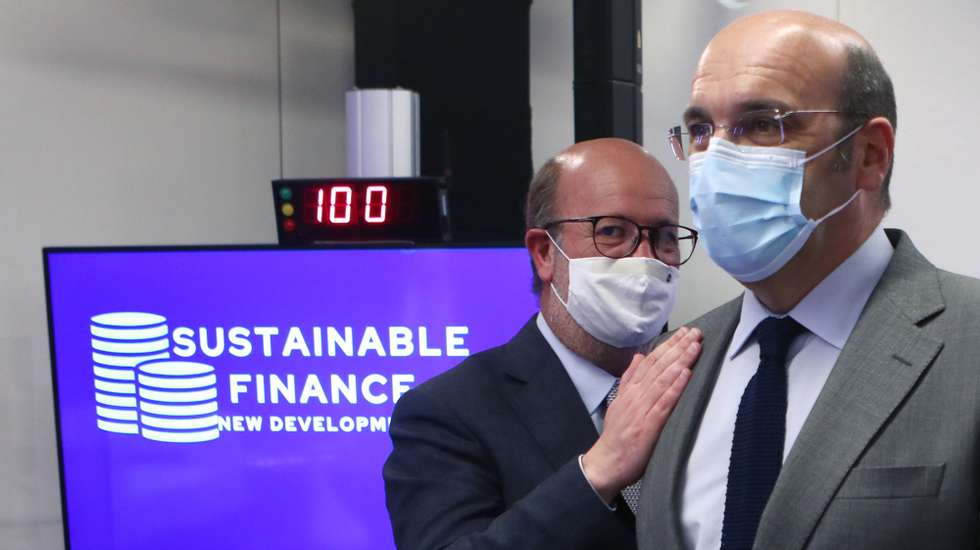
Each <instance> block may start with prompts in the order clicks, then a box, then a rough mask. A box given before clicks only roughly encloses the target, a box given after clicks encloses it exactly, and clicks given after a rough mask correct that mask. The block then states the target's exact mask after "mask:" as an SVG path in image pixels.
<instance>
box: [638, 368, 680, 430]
mask: <svg viewBox="0 0 980 550" xmlns="http://www.w3.org/2000/svg"><path fill="white" fill-rule="evenodd" d="M691 376H692V373H691V370H690V369H680V373H679V374H678V375H677V376H676V377H675V378H674V380H673V381H672V382H671V384H670V386H669V387H668V388H667V389H666V391H664V392H663V394H662V395H661V396H660V399H658V400H657V402H656V403H655V404H654V405H653V406H652V407H650V410H649V411H648V412H647V415H646V417H645V420H646V424H645V425H646V426H648V427H649V429H651V430H654V431H655V432H656V433H657V434H658V436H659V433H660V430H662V429H663V426H664V424H666V423H667V419H668V418H669V417H670V413H671V412H673V410H674V406H676V405H677V402H678V401H680V398H681V394H682V393H683V392H684V388H685V387H687V383H688V381H689V380H690V379H691Z"/></svg>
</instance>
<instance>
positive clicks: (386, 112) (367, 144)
mask: <svg viewBox="0 0 980 550" xmlns="http://www.w3.org/2000/svg"><path fill="white" fill-rule="evenodd" d="M346 100H347V177H350V178H398V177H405V178H412V177H418V176H419V174H420V161H419V94H417V93H415V92H413V91H411V90H404V89H400V88H398V89H367V90H350V91H349V92H347V94H346Z"/></svg>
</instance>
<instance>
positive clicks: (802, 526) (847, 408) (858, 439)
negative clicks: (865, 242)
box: [755, 232, 944, 550]
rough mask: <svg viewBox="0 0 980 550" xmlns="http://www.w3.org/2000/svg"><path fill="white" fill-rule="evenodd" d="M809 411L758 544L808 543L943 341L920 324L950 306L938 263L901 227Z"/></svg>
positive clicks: (795, 545)
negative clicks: (918, 248) (882, 271)
mask: <svg viewBox="0 0 980 550" xmlns="http://www.w3.org/2000/svg"><path fill="white" fill-rule="evenodd" d="M889 237H890V238H891V239H892V240H893V244H894V245H896V250H895V253H894V255H893V257H892V260H891V263H890V264H889V266H888V269H887V270H886V271H885V274H884V275H883V276H882V279H881V281H880V282H879V284H878V287H877V288H876V289H875V291H874V293H873V294H872V296H871V298H870V299H869V301H868V304H867V305H866V306H865V309H864V312H863V313H862V315H861V318H860V319H859V320H858V323H857V325H856V326H855V327H854V331H853V332H852V333H851V336H850V338H849V339H848V341H847V343H846V344H845V346H844V349H843V350H842V351H841V354H840V357H839V358H838V360H837V363H836V365H835V366H834V369H833V371H831V374H830V377H829V378H828V379H827V382H826V384H825V385H824V387H823V389H822V390H821V392H820V396H819V397H818V398H817V401H816V403H815V404H814V406H813V409H812V410H811V411H810V414H809V416H808V417H807V419H806V422H805V423H804V425H803V429H802V430H801V432H800V435H799V436H798V438H797V439H796V442H795V444H794V445H793V448H792V449H791V451H790V453H789V455H788V456H787V458H786V462H785V463H784V464H783V469H782V472H781V473H780V476H779V479H778V481H777V482H776V486H775V488H774V489H773V493H772V496H771V497H770V499H769V503H768V505H767V506H766V510H765V512H764V513H763V516H762V520H761V522H760V525H759V531H758V533H757V535H756V541H755V548H782V549H787V550H793V549H799V548H803V547H804V546H805V545H806V542H807V540H808V539H809V537H810V535H811V533H812V532H813V530H814V528H815V527H816V525H817V524H818V522H819V520H820V518H821V516H822V515H823V513H824V510H826V508H827V506H828V505H829V504H830V501H831V500H832V499H833V497H834V494H835V493H836V492H837V489H838V487H839V486H840V484H841V482H842V481H843V480H844V477H845V476H846V475H847V473H848V472H849V471H850V469H851V468H852V467H853V465H854V463H855V462H856V461H857V459H858V458H859V457H860V456H861V454H862V453H863V452H864V450H865V448H866V447H867V446H868V445H869V444H870V443H871V441H872V440H873V438H874V437H875V434H877V433H878V431H879V430H880V429H881V427H882V426H883V425H884V424H885V422H887V420H888V418H889V417H890V416H891V415H892V413H893V412H894V411H895V410H896V408H897V407H898V406H899V405H900V404H901V403H902V401H903V400H904V399H905V397H906V396H907V395H908V393H909V392H910V391H911V390H912V388H913V387H914V386H915V384H916V383H917V381H918V380H919V379H920V378H921V376H922V374H923V373H924V372H925V371H926V369H927V368H928V367H929V365H931V364H932V361H933V360H934V359H935V357H936V355H937V354H938V353H939V351H940V349H942V346H943V342H942V341H940V340H937V339H936V338H934V337H933V336H930V335H929V334H927V333H926V331H924V330H923V329H922V328H921V327H920V324H924V323H925V322H927V320H928V319H929V318H931V317H932V316H934V315H936V314H938V313H939V312H941V311H942V309H943V308H944V305H943V300H942V295H941V294H940V289H939V282H938V275H937V272H936V269H935V267H933V266H932V265H931V264H929V263H928V261H926V260H925V258H923V257H922V256H921V255H920V254H919V253H918V251H916V250H915V248H914V247H913V246H912V244H911V243H910V242H909V241H908V237H906V236H905V235H904V234H903V233H896V232H889Z"/></svg>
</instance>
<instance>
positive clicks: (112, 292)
mask: <svg viewBox="0 0 980 550" xmlns="http://www.w3.org/2000/svg"><path fill="white" fill-rule="evenodd" d="M45 266H46V277H47V297H48V315H49V329H50V339H51V357H52V368H53V373H54V376H53V378H54V382H55V404H56V412H57V415H56V416H57V433H58V439H59V441H58V443H59V445H58V446H59V453H60V465H61V476H62V497H63V511H64V518H65V532H66V541H67V544H68V546H69V547H70V548H72V549H90V548H91V549H99V550H114V549H119V550H122V549H126V550H130V549H133V548H139V549H143V550H164V549H166V550H173V549H175V548H177V549H180V550H193V549H215V548H235V549H252V548H254V549H262V550H269V549H293V548H296V549H311V548H328V549H335V548H336V549H364V550H383V549H387V548H393V546H394V544H393V542H392V535H391V528H390V524H389V521H388V516H387V511H386V508H385V498H384V484H383V481H382V477H381V468H382V465H383V463H384V460H385V459H386V457H387V455H388V453H389V452H390V449H391V441H390V438H389V434H388V426H389V422H390V416H391V412H392V408H393V404H394V403H395V402H396V401H397V400H398V398H399V397H400V396H401V395H403V394H404V393H405V392H406V391H408V390H409V389H410V388H412V387H414V386H416V385H418V384H420V383H422V382H424V381H425V380H426V379H428V378H430V377H432V376H434V375H436V374H438V373H440V372H442V371H445V370H447V369H449V368H451V367H452V366H454V365H456V364H457V363H459V362H460V361H462V360H464V359H465V358H466V356H468V355H471V354H473V353H476V352H478V351H480V350H483V349H486V348H489V347H492V346H495V345H499V344H502V343H504V342H506V341H507V340H508V339H509V338H510V337H511V336H513V335H514V334H515V333H516V332H517V331H518V330H519V329H520V327H521V326H522V325H523V324H524V323H525V322H527V321H528V320H529V319H530V318H531V317H532V315H533V314H534V312H535V310H536V300H535V298H534V296H533V294H532V293H531V270H530V265H529V261H528V256H527V252H526V251H525V250H524V249H521V248H500V247H496V248H495V247H489V248H479V247H441V248H414V249H399V248H371V249H366V248H361V249H348V248H335V249H306V250H296V249H280V248H271V247H268V248H263V247H236V248H230V247H226V248H215V247H206V248H140V249H63V248H61V249H46V250H45Z"/></svg>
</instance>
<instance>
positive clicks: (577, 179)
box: [557, 161, 677, 223]
mask: <svg viewBox="0 0 980 550" xmlns="http://www.w3.org/2000/svg"><path fill="white" fill-rule="evenodd" d="M657 168H659V165H656V164H655V163H653V162H652V161H651V162H649V163H630V162H622V163H617V162H604V163H597V164H594V165H593V164H588V163H586V164H583V165H582V166H580V167H579V169H578V170H570V171H567V172H564V173H563V174H562V176H561V178H559V182H558V190H559V192H558V197H557V199H558V200H557V202H558V209H559V211H560V212H561V215H562V216H563V217H565V216H567V217H578V216H598V215H619V216H625V217H628V218H630V219H634V221H636V222H639V223H655V222H670V221H675V220H676V218H677V191H676V189H675V188H674V185H673V183H672V182H671V181H670V178H669V176H667V175H666V173H661V172H660V170H658V169H657Z"/></svg>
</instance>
